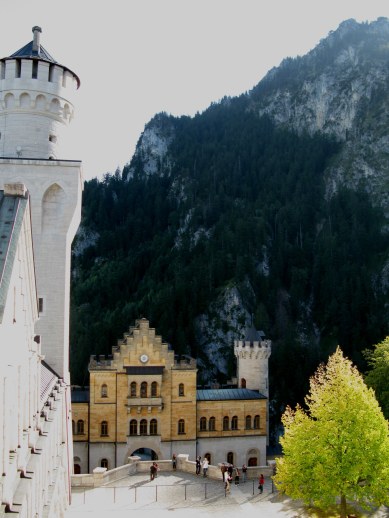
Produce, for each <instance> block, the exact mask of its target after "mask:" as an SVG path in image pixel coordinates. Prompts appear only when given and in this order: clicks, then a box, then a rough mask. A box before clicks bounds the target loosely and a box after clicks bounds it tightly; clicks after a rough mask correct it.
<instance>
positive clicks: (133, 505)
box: [65, 471, 389, 518]
mask: <svg viewBox="0 0 389 518" xmlns="http://www.w3.org/2000/svg"><path fill="white" fill-rule="evenodd" d="M272 489H273V488H272V483H271V481H270V480H266V482H265V488H264V491H263V494H259V491H258V489H257V484H256V481H252V480H249V481H247V482H246V483H244V484H243V483H242V482H241V483H240V484H239V485H238V486H235V485H234V484H232V485H231V492H230V494H227V495H225V492H224V487H223V482H222V480H212V479H208V478H207V479H205V478H203V477H201V476H198V477H196V476H195V475H191V474H188V473H183V472H180V471H175V472H161V473H159V475H158V478H156V479H155V480H153V481H150V479H149V477H148V475H147V474H136V475H131V476H128V477H125V478H123V479H121V480H117V481H116V482H115V483H112V484H110V485H106V486H104V487H101V488H95V489H85V490H84V489H74V490H73V492H72V505H71V507H70V508H69V509H68V511H67V512H66V515H65V516H66V518H81V517H85V518H88V517H89V516H90V517H92V516H93V518H103V517H104V518H106V517H107V516H109V518H124V517H126V518H128V516H131V514H133V513H136V515H137V516H139V517H140V518H149V517H150V518H151V517H153V518H155V516H158V518H159V517H161V518H164V517H166V516H170V517H171V516H172V515H173V516H174V515H176V516H177V517H181V516H188V517H189V516H198V515H201V516H202V517H204V518H206V517H207V516H213V517H215V516H236V515H238V516H262V517H264V518H273V517H282V516H283V517H293V518H297V517H308V516H312V515H309V514H306V513H305V512H304V510H303V508H302V507H301V506H299V505H298V503H296V502H294V501H292V500H290V499H288V498H286V497H282V496H280V495H278V494H277V493H276V492H272ZM132 512H133V513H132ZM316 516H317V515H316ZM359 516H366V517H367V516H369V517H374V518H384V517H388V516H389V513H388V510H384V509H381V510H379V511H377V512H375V513H371V514H365V515H359ZM323 517H324V515H323ZM326 518H330V515H326Z"/></svg>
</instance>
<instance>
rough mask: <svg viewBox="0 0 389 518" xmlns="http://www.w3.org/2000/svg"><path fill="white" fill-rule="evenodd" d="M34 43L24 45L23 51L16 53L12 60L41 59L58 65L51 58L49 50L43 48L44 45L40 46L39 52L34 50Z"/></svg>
mask: <svg viewBox="0 0 389 518" xmlns="http://www.w3.org/2000/svg"><path fill="white" fill-rule="evenodd" d="M32 46H33V42H32V41H30V43H27V45H24V47H22V48H21V49H19V50H17V51H16V52H14V53H13V54H12V55H11V56H9V57H10V58H39V59H43V60H44V61H50V62H51V63H57V61H56V60H55V59H54V58H53V56H51V55H50V54H49V53H48V52H47V50H46V49H45V48H44V47H42V45H40V46H39V51H36V50H32Z"/></svg>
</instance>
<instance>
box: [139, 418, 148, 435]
mask: <svg viewBox="0 0 389 518" xmlns="http://www.w3.org/2000/svg"><path fill="white" fill-rule="evenodd" d="M139 430H140V434H141V435H147V420H146V419H142V420H141V422H140V427H139Z"/></svg>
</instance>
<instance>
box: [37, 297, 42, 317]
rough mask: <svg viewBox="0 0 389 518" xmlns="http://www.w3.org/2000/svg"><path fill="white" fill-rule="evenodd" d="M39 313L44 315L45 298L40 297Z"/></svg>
mask: <svg viewBox="0 0 389 518" xmlns="http://www.w3.org/2000/svg"><path fill="white" fill-rule="evenodd" d="M38 311H39V313H43V298H42V297H39V299H38Z"/></svg>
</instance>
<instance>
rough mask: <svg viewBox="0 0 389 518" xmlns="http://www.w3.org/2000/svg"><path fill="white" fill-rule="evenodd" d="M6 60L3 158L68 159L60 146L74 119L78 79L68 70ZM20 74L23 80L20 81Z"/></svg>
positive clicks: (0, 89)
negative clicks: (34, 70) (35, 70)
mask: <svg viewBox="0 0 389 518" xmlns="http://www.w3.org/2000/svg"><path fill="white" fill-rule="evenodd" d="M18 67H19V62H18V60H15V59H7V60H5V61H4V62H3V63H1V68H2V70H1V75H0V133H1V138H0V156H3V157H22V158H23V157H24V158H46V159H49V158H54V159H57V158H65V157H64V155H63V151H62V147H61V142H62V137H63V134H64V132H65V133H66V128H67V126H68V124H69V122H70V121H71V120H72V118H73V116H74V107H73V102H72V99H73V96H74V92H75V91H76V89H77V86H78V83H77V78H76V77H75V76H74V74H72V73H71V72H69V71H67V70H66V69H65V68H63V67H61V66H59V65H54V64H50V63H46V62H44V61H40V62H38V74H37V78H33V77H32V76H33V60H31V59H22V60H21V61H20V72H19V71H18ZM19 74H20V77H17V76H18V75H19Z"/></svg>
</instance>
